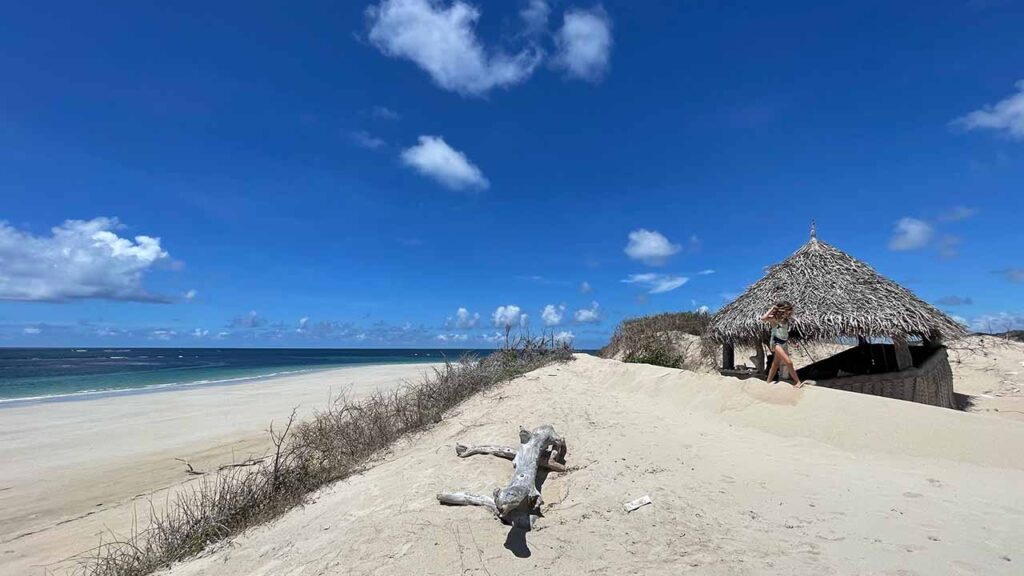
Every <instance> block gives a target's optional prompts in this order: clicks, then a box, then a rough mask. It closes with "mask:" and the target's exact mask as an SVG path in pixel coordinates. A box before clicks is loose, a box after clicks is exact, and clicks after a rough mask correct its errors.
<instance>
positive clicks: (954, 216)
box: [940, 206, 978, 222]
mask: <svg viewBox="0 0 1024 576" xmlns="http://www.w3.org/2000/svg"><path fill="white" fill-rule="evenodd" d="M977 213H978V209H977V208H968V207H967V206H956V207H954V208H953V209H952V210H950V211H949V212H946V213H945V214H943V215H942V216H941V218H940V220H944V221H946V222H957V221H959V220H966V219H967V218H970V217H971V216H974V215H975V214H977Z"/></svg>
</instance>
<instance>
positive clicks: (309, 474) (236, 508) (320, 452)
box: [73, 336, 572, 576]
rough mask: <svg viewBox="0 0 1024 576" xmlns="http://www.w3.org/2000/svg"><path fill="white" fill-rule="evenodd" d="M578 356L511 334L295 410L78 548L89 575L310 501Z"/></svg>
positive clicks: (123, 574)
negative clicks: (420, 436)
mask: <svg viewBox="0 0 1024 576" xmlns="http://www.w3.org/2000/svg"><path fill="white" fill-rule="evenodd" d="M571 359H572V349H571V347H570V346H568V345H567V344H564V343H559V342H556V341H555V340H554V339H553V338H550V337H549V338H543V337H541V338H531V337H525V336H524V337H519V338H515V339H511V340H510V339H506V345H505V347H504V348H503V349H501V350H499V351H496V352H495V353H494V354H491V355H488V356H486V357H483V358H479V357H475V356H467V357H463V358H460V359H458V360H457V361H448V362H446V363H445V365H444V367H442V368H435V369H434V371H433V373H431V374H428V375H426V376H425V377H424V379H423V380H422V381H421V382H418V383H411V384H408V385H406V386H404V387H402V388H399V389H397V390H394V391H390V392H384V391H378V392H376V393H374V394H372V395H370V396H369V397H366V398H363V399H360V400H358V401H357V400H353V399H351V398H349V397H347V396H344V395H342V396H339V397H337V398H335V399H334V400H333V401H332V402H331V403H330V404H329V405H328V407H327V408H326V409H324V410H323V411H320V412H317V413H315V414H314V416H313V417H312V418H311V419H309V420H305V421H296V419H295V413H294V412H293V413H292V415H291V417H289V418H288V420H287V422H286V423H284V424H283V425H282V424H274V425H272V426H271V428H270V431H269V433H270V436H271V440H272V442H273V446H274V449H273V451H272V452H271V453H269V454H267V455H266V457H264V458H262V459H258V460H254V461H251V462H247V463H243V465H239V466H235V467H228V468H226V469H223V470H222V471H221V472H219V473H216V474H211V475H209V476H205V477H203V478H201V479H199V480H198V481H197V482H196V483H195V484H194V485H193V486H191V487H188V488H186V489H183V490H181V491H180V492H179V493H178V494H177V495H176V496H175V497H174V498H173V499H172V500H171V501H170V502H168V505H167V506H165V507H163V508H162V509H159V510H158V509H157V508H156V507H151V508H150V514H149V516H150V517H149V522H148V525H147V526H146V527H145V528H134V529H132V530H131V532H130V533H129V534H128V535H127V536H125V537H123V538H122V537H114V538H111V539H110V540H107V541H104V542H101V543H100V544H99V545H98V546H97V547H96V548H94V549H92V550H90V551H88V552H86V553H83V554H81V555H80V556H78V557H76V558H75V568H74V570H73V573H75V574H78V575H81V576H141V575H144V574H150V573H152V572H154V571H157V570H159V569H161V568H164V567H166V566H169V565H171V564H173V563H174V562H178V561H181V560H185V559H187V558H190V557H192V556H195V555H196V554H198V553H200V552H201V551H203V550H204V549H205V548H206V547H208V546H210V545H211V544H214V543H217V542H220V541H223V540H225V539H227V538H229V537H231V536H233V535H236V534H238V533H240V532H242V531H244V530H246V529H247V528H250V527H253V526H256V525H258V524H261V523H263V522H266V521H268V520H271V519H273V518H275V517H277V516H280V515H281V514H283V513H284V512H286V511H288V510H290V509H292V508H294V507H295V506H298V505H301V504H303V503H304V502H305V501H306V499H307V497H308V496H309V495H310V494H311V493H313V492H314V491H316V490H318V489H320V488H322V487H324V486H326V485H328V484H330V483H332V482H335V481H338V480H341V479H344V478H346V477H348V476H350V475H351V474H354V473H357V472H359V471H360V470H363V469H365V468H366V467H367V466H369V465H370V464H372V463H373V462H374V461H376V460H377V459H379V458H380V457H381V456H382V455H383V454H384V453H385V452H386V451H387V449H388V448H389V447H390V446H391V445H392V444H393V443H394V442H395V441H396V440H398V439H400V438H402V437H404V436H407V435H409V434H412V433H415V432H418V431H421V430H424V429H426V428H427V427H428V426H430V425H431V424H434V423H436V422H440V421H441V420H442V419H443V417H444V414H445V412H447V411H448V410H450V409H451V408H453V407H455V406H456V405H458V404H459V403H461V402H462V401H464V400H466V399H467V398H469V397H470V396H472V395H474V394H476V393H478V392H480V391H482V390H486V389H488V388H490V387H492V386H495V385H497V384H499V383H502V382H506V381H508V380H510V379H513V378H515V377H517V376H519V375H521V374H525V373H527V372H530V371H532V370H535V369H537V368H540V367H542V366H545V365H548V364H551V363H554V362H565V361H569V360H571Z"/></svg>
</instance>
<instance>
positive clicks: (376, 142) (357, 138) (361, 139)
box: [352, 130, 387, 150]
mask: <svg viewBox="0 0 1024 576" xmlns="http://www.w3.org/2000/svg"><path fill="white" fill-rule="evenodd" d="M352 141H353V142H355V143H356V145H357V146H361V147H363V148H366V149H367V150H380V149H381V148H383V147H384V146H385V145H386V144H387V143H386V142H384V140H381V139H380V138H378V137H376V136H374V135H373V134H370V133H369V132H363V131H362V130H360V131H359V132H353V133H352Z"/></svg>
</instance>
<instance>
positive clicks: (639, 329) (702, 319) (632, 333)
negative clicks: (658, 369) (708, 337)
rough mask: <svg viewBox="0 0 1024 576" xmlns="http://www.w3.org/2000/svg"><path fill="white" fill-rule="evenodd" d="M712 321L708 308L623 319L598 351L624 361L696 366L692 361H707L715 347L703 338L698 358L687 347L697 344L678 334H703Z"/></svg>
mask: <svg viewBox="0 0 1024 576" xmlns="http://www.w3.org/2000/svg"><path fill="white" fill-rule="evenodd" d="M710 321H711V315H710V314H708V313H706V312H671V313H664V314H655V315H652V316H641V317H638V318H630V319H627V320H623V321H622V323H620V324H619V325H618V326H617V327H616V328H615V333H614V334H612V337H611V340H610V341H609V342H608V345H607V346H605V347H604V348H602V349H601V351H600V354H599V355H600V356H601V357H603V358H614V357H618V358H620V359H621V360H622V361H623V362H630V363H637V364H651V365H654V366H666V367H669V368H685V369H694V368H696V366H695V365H692V364H695V363H705V362H707V359H708V358H713V356H714V351H713V350H712V349H711V348H710V347H709V346H708V345H706V344H705V343H703V342H702V341H701V342H699V343H697V344H696V345H698V346H700V348H701V350H700V351H699V354H697V355H696V356H697V359H696V360H695V358H694V357H695V354H692V353H690V350H688V348H689V346H692V345H694V344H693V343H687V344H681V342H680V338H679V337H678V335H680V334H688V335H691V336H698V337H699V336H702V335H703V334H704V330H705V329H706V328H707V326H708V324H709V323H710Z"/></svg>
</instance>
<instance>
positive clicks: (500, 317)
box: [491, 304, 523, 328]
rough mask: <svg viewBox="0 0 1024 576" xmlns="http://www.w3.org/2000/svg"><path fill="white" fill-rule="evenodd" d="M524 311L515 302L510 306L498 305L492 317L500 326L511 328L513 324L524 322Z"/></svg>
mask: <svg viewBox="0 0 1024 576" xmlns="http://www.w3.org/2000/svg"><path fill="white" fill-rule="evenodd" d="M522 318H523V312H522V310H521V309H520V308H519V306H516V305H514V304H509V305H508V306H498V308H497V309H496V310H495V311H494V314H492V315H491V319H492V320H493V321H494V325H495V326H497V327H498V328H511V327H512V326H519V325H521V324H522V321H523V320H522Z"/></svg>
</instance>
